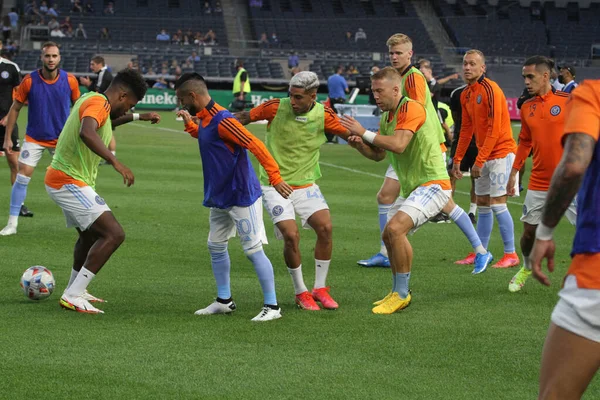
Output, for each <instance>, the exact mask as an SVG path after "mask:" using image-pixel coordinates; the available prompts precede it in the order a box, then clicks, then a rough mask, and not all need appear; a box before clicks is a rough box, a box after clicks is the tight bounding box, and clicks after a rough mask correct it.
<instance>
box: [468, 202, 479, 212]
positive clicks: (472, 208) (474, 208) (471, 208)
mask: <svg viewBox="0 0 600 400" xmlns="http://www.w3.org/2000/svg"><path fill="white" fill-rule="evenodd" d="M469 214H473V215H477V203H471V204H470V205H469Z"/></svg>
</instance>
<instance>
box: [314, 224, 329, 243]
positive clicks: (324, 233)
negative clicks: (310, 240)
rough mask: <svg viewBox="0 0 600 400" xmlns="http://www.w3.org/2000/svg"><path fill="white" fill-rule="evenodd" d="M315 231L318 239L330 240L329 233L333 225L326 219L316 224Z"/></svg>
mask: <svg viewBox="0 0 600 400" xmlns="http://www.w3.org/2000/svg"><path fill="white" fill-rule="evenodd" d="M315 232H316V233H317V236H318V237H319V239H321V240H323V239H325V240H331V235H332V232H333V226H332V224H331V221H328V222H326V223H324V224H321V225H320V226H318V227H317V229H315Z"/></svg>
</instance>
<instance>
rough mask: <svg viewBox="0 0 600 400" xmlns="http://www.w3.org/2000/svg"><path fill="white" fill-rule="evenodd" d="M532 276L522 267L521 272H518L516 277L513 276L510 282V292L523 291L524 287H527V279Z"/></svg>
mask: <svg viewBox="0 0 600 400" xmlns="http://www.w3.org/2000/svg"><path fill="white" fill-rule="evenodd" d="M530 276H531V271H530V270H528V269H526V268H525V267H521V269H520V270H519V272H517V273H516V274H515V276H513V277H512V279H511V280H510V282H509V284H508V291H509V292H512V293H515V292H518V291H519V290H521V289H523V286H524V285H525V282H526V281H527V278H529V277H530Z"/></svg>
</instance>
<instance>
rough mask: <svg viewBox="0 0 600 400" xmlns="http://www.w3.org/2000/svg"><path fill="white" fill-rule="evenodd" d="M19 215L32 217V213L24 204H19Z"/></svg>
mask: <svg viewBox="0 0 600 400" xmlns="http://www.w3.org/2000/svg"><path fill="white" fill-rule="evenodd" d="M19 217H33V213H32V212H31V211H29V209H28V208H27V207H25V204H23V205H22V206H21V211H19Z"/></svg>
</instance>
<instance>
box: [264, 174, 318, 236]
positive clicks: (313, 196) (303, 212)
mask: <svg viewBox="0 0 600 400" xmlns="http://www.w3.org/2000/svg"><path fill="white" fill-rule="evenodd" d="M261 188H262V192H263V204H264V206H265V208H266V209H267V212H268V213H269V215H270V216H271V220H272V221H273V224H277V223H278V222H281V221H286V220H295V219H296V214H298V215H299V216H300V221H301V223H302V227H303V228H304V229H310V225H308V219H309V218H310V217H311V215H313V214H314V213H316V212H317V211H321V210H329V206H328V205H327V202H326V201H325V197H323V194H322V193H321V189H320V188H319V185H317V184H316V183H315V184H313V185H312V186H309V187H306V188H302V189H295V190H294V191H293V192H292V194H291V195H290V197H289V198H287V199H284V198H283V197H281V195H280V194H279V193H277V190H275V188H274V187H273V186H261ZM275 236H276V237H277V239H283V237H282V236H281V233H280V232H279V229H277V227H275Z"/></svg>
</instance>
